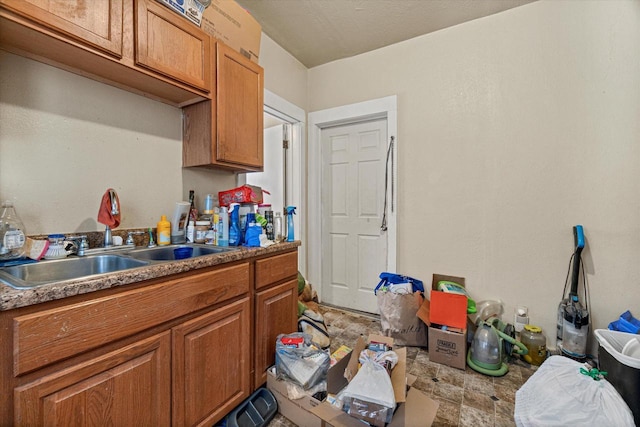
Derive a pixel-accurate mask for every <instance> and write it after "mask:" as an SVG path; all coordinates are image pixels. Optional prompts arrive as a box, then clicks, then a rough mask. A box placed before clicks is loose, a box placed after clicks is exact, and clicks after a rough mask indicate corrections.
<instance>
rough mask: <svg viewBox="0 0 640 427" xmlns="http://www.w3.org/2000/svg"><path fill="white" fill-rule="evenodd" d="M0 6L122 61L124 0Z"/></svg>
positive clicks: (27, 1) (23, 1)
mask: <svg viewBox="0 0 640 427" xmlns="http://www.w3.org/2000/svg"><path fill="white" fill-rule="evenodd" d="M0 4H2V5H3V6H4V7H6V8H7V9H9V10H12V11H14V12H16V13H17V14H19V15H22V16H24V17H27V18H30V19H31V20H33V21H35V22H37V23H39V24H42V25H43V26H45V27H48V28H50V29H52V30H56V31H59V32H61V33H63V34H65V35H67V36H69V37H71V38H74V39H75V40H78V41H81V42H84V43H87V44H89V45H90V46H93V47H95V48H97V49H100V50H102V51H104V52H106V53H110V54H113V55H115V56H116V57H118V58H121V57H122V11H123V8H122V4H123V0H103V1H90V0H85V1H75V2H70V1H55V0H1V1H0Z"/></svg>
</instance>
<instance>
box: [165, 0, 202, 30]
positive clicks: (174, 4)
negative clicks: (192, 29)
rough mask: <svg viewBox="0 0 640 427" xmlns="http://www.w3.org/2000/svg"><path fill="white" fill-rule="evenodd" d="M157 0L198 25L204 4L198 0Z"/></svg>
mask: <svg viewBox="0 0 640 427" xmlns="http://www.w3.org/2000/svg"><path fill="white" fill-rule="evenodd" d="M158 2H160V3H162V4H165V5H166V6H168V7H169V8H171V9H172V10H173V11H175V12H178V13H179V14H180V15H182V16H184V17H185V18H187V19H188V20H189V21H191V22H193V23H194V24H196V25H197V26H198V27H199V26H200V23H201V22H202V12H203V11H204V6H203V5H202V3H200V2H199V1H198V0H158Z"/></svg>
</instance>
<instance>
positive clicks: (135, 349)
mask: <svg viewBox="0 0 640 427" xmlns="http://www.w3.org/2000/svg"><path fill="white" fill-rule="evenodd" d="M170 368H171V336H170V334H169V332H165V333H162V334H159V335H155V336H152V337H150V338H147V339H144V340H141V341H139V342H137V343H134V344H131V345H128V346H126V347H124V348H122V349H120V350H116V351H112V352H110V353H107V354H105V355H104V356H100V357H97V358H95V359H91V360H88V361H86V362H84V363H80V364H78V365H76V366H72V367H70V368H67V369H64V370H61V371H59V372H55V373H52V374H49V375H46V376H44V377H42V378H38V379H37V380H35V381H33V382H32V383H29V384H25V385H23V386H21V387H18V388H16V389H15V391H14V397H15V422H14V425H19V426H39V425H50V426H98V425H102V426H106V425H112V426H125V425H130V426H134V425H135V426H169V425H171V406H170V403H171V400H170V399H171V376H170V373H171V370H170Z"/></svg>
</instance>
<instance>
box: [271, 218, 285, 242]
mask: <svg viewBox="0 0 640 427" xmlns="http://www.w3.org/2000/svg"><path fill="white" fill-rule="evenodd" d="M273 237H274V241H275V242H282V240H283V239H284V236H283V234H282V216H281V215H280V212H276V216H275V217H274V218H273Z"/></svg>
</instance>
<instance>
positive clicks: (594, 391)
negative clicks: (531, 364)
mask: <svg viewBox="0 0 640 427" xmlns="http://www.w3.org/2000/svg"><path fill="white" fill-rule="evenodd" d="M580 368H583V371H584V372H585V373H581V372H580ZM514 419H515V422H516V425H517V426H522V427H525V426H526V427H528V426H540V427H551V426H594V427H601V426H616V427H624V426H629V427H633V426H635V424H634V421H633V415H632V414H631V410H630V409H629V407H628V406H627V404H626V403H625V401H624V400H623V399H622V397H621V396H620V394H618V392H617V391H616V389H615V388H613V386H612V385H611V384H610V383H609V382H608V381H607V380H606V379H600V380H599V381H596V380H595V379H593V378H592V377H591V376H589V375H588V374H586V370H585V365H584V364H583V363H580V362H576V361H575V360H572V359H569V358H567V357H564V356H551V357H549V358H548V359H547V360H546V361H545V362H544V363H543V364H542V365H541V366H540V368H538V370H537V371H536V372H535V373H534V374H533V375H532V376H531V378H529V379H528V380H527V382H526V383H524V385H523V386H522V387H521V388H520V389H519V390H518V391H517V392H516V406H515V411H514Z"/></svg>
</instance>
